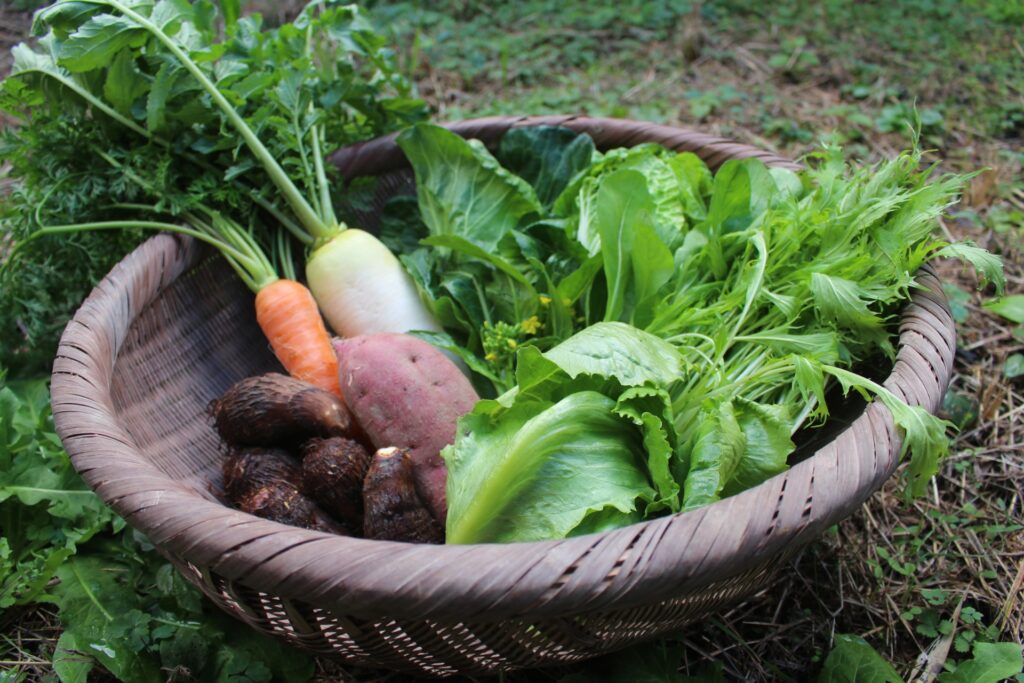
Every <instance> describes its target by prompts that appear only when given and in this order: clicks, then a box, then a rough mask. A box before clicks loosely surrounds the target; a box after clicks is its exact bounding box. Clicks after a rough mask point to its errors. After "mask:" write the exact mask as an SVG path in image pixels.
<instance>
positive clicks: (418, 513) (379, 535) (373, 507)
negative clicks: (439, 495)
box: [363, 448, 444, 543]
mask: <svg viewBox="0 0 1024 683" xmlns="http://www.w3.org/2000/svg"><path fill="white" fill-rule="evenodd" d="M413 469H414V466H413V461H412V457H411V456H410V455H409V451H408V450H406V449H400V448H382V449H380V450H379V451H377V452H376V453H374V455H373V461H372V462H371V463H370V470H369V471H368V472H367V473H366V481H365V482H364V483H363V514H364V517H363V535H364V536H365V537H366V538H373V539H377V540H384V541H406V542H409V543H442V542H443V541H444V529H443V528H442V527H441V525H440V524H438V522H437V520H435V519H434V516H433V515H432V514H431V513H430V510H428V509H427V506H426V505H425V504H424V502H423V498H422V497H421V495H420V493H419V491H418V490H417V488H416V483H415V478H414V476H413Z"/></svg>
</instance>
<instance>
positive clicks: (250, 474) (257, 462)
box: [221, 448, 302, 501]
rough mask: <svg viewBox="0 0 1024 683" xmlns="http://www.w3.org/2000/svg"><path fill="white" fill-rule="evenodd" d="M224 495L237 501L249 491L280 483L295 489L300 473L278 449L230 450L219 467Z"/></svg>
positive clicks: (299, 480) (299, 482)
mask: <svg viewBox="0 0 1024 683" xmlns="http://www.w3.org/2000/svg"><path fill="white" fill-rule="evenodd" d="M221 472H222V474H223V477H224V493H226V494H227V497H228V498H229V499H230V500H232V501H235V500H238V499H239V498H241V497H242V496H243V495H245V494H246V493H248V492H249V491H250V490H252V489H255V488H262V487H264V486H267V485H275V484H278V483H283V484H287V485H289V486H291V487H292V488H294V489H298V488H299V486H300V484H301V482H302V473H301V471H300V470H299V465H298V463H296V462H295V458H293V457H291V455H289V454H288V452H287V451H284V450H281V449H279V448H238V449H232V450H231V451H230V452H228V455H227V457H226V458H224V464H223V465H222V467H221Z"/></svg>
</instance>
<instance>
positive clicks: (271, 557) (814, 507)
mask: <svg viewBox="0 0 1024 683" xmlns="http://www.w3.org/2000/svg"><path fill="white" fill-rule="evenodd" d="M539 124H559V125H565V126H568V127H571V128H574V129H576V130H580V131H585V132H587V133H589V134H590V135H591V136H592V137H593V138H594V140H595V143H596V144H597V146H598V148H599V149H608V148H610V147H616V146H628V145H635V144H638V143H641V142H657V143H660V144H662V145H664V146H666V147H668V148H671V149H675V150H688V151H693V152H695V153H696V154H698V155H699V156H701V157H702V158H704V159H705V160H706V161H707V162H708V163H709V165H710V166H711V167H712V168H715V167H717V166H718V165H720V164H721V163H722V162H724V161H725V160H726V159H731V158H745V157H757V158H761V159H763V160H764V161H765V162H766V163H768V164H770V165H776V166H784V167H789V168H795V167H796V165H795V164H793V163H792V162H791V161H787V160H785V159H782V158H780V157H777V156H775V155H772V154H770V153H767V152H763V151H761V150H758V149H756V148H752V147H749V146H745V145H740V144H737V143H733V142H729V141H726V140H722V139H720V138H713V137H709V136H706V135H702V134H699V133H695V132H692V131H687V130H682V129H678V128H670V127H665V126H656V125H651V124H643V123H638V122H633V121H622V120H610V119H587V118H578V117H535V118H490V119H478V120H474V121H467V122H462V123H458V124H454V125H452V126H451V127H452V128H453V129H454V130H456V131H457V132H459V133H460V134H462V135H465V136H470V137H476V138H479V139H481V140H483V141H484V142H486V143H488V144H493V143H494V142H496V141H497V140H498V139H500V136H501V135H502V134H503V133H504V132H505V131H506V130H508V129H509V128H510V127H512V126H523V125H539ZM333 160H334V162H335V164H336V165H337V166H338V168H339V169H340V170H341V171H342V173H343V174H344V175H345V176H346V177H349V178H352V177H357V176H364V175H378V176H382V178H383V182H381V183H379V185H378V191H379V194H378V201H382V200H383V199H384V198H385V197H386V196H388V195H390V194H392V193H394V192H396V191H398V190H399V189H401V188H408V187H411V174H410V172H409V171H408V168H407V165H406V164H405V162H404V158H403V157H402V155H401V152H400V151H399V150H398V148H397V147H396V146H395V145H394V142H393V139H392V138H381V139H379V140H374V141H371V142H368V143H364V144H362V145H358V146H355V147H352V148H347V149H345V150H342V151H341V152H339V153H338V154H336V155H335V157H334V159H333ZM918 282H919V283H920V284H921V285H922V287H921V288H920V289H918V290H915V293H914V297H913V301H912V302H911V303H910V304H908V305H907V307H906V309H905V310H904V312H903V314H902V317H901V321H900V340H899V346H898V349H899V351H898V356H897V360H896V362H895V365H894V367H893V369H892V372H891V374H890V375H889V377H888V378H887V379H886V381H885V382H884V384H885V386H886V387H887V388H888V389H890V390H891V391H893V392H894V393H895V394H896V395H897V396H900V397H902V398H904V399H905V400H906V401H907V402H908V403H910V404H914V405H921V406H924V407H925V408H927V409H929V410H935V409H936V407H937V406H938V404H939V401H940V399H941V396H942V394H943V392H944V390H945V387H946V385H947V383H948V381H949V377H950V374H951V372H952V361H953V351H954V348H955V331H954V327H953V320H952V317H951V315H950V313H949V309H948V306H947V304H946V300H945V297H944V296H943V294H942V290H941V286H940V283H939V281H938V280H937V279H936V277H935V276H934V274H933V273H932V272H931V271H930V270H928V269H927V268H926V269H924V270H922V272H921V273H919V276H918ZM277 368H278V365H277V362H276V360H275V359H274V358H273V356H272V355H271V353H270V351H269V350H268V349H267V345H266V342H265V341H264V340H263V338H262V335H261V333H260V331H259V329H258V327H257V326H256V323H255V319H254V313H253V305H252V297H251V295H250V293H249V292H248V290H246V289H245V287H244V286H243V285H242V283H241V282H240V281H239V280H238V279H237V277H235V276H234V274H233V273H232V272H231V271H230V269H229V268H228V266H227V265H226V264H224V263H223V261H222V260H221V259H219V258H215V257H212V256H211V255H210V253H209V252H208V251H206V250H205V249H203V248H200V247H199V246H197V244H196V243H195V242H193V241H192V240H191V239H188V238H182V237H177V236H170V235H158V236H157V237H154V238H153V239H151V240H149V241H147V242H146V243H144V244H143V245H141V246H140V247H139V248H138V249H137V250H135V251H134V252H133V253H132V254H130V255H129V256H128V257H126V258H125V259H124V260H123V261H122V262H121V263H120V264H118V266H117V267H116V268H115V269H114V270H113V271H112V272H111V273H110V274H109V275H108V277H107V278H106V279H104V280H103V282H101V283H100V285H99V286H98V287H97V288H96V290H95V291H94V292H93V293H92V295H90V297H89V298H88V299H87V300H86V302H85V303H84V304H83V305H82V307H81V309H80V310H79V312H78V313H77V314H76V316H75V318H74V320H73V321H72V322H71V323H70V324H69V325H68V328H67V330H66V331H65V334H64V337H63V339H62V342H61V346H60V349H59V351H58V356H57V358H56V360H55V363H54V371H53V384H52V396H53V409H54V419H55V421H56V424H57V429H58V432H59V434H60V436H61V438H62V440H63V442H64V445H65V447H66V448H67V450H68V452H69V453H70V455H71V457H72V460H73V462H74V464H75V467H76V468H77V469H78V471H79V472H81V473H82V475H83V476H84V478H85V480H86V481H87V482H88V483H89V485H90V486H91V487H92V488H93V489H94V490H95V491H96V492H97V493H98V494H99V495H100V496H101V497H102V498H103V499H104V500H105V501H106V502H107V503H108V504H109V505H110V506H111V507H113V508H114V509H115V510H116V511H117V512H118V513H119V514H120V515H121V516H123V517H124V518H125V519H126V520H127V521H128V523H129V524H131V525H132V526H134V527H136V528H137V529H139V530H140V531H142V532H143V533H145V534H146V536H147V537H148V538H149V539H150V540H151V541H152V542H153V543H154V544H155V545H156V547H157V548H158V549H159V550H160V551H161V552H162V553H163V554H164V555H165V556H166V557H168V559H170V560H171V561H172V562H173V563H174V565H175V566H176V567H177V568H178V569H179V570H181V571H182V573H183V574H184V575H185V576H186V577H188V578H189V580H191V581H192V582H193V583H194V584H195V585H197V586H198V587H199V588H200V589H201V590H202V591H203V592H204V593H205V594H206V595H207V596H209V597H210V599H212V600H213V601H214V602H216V603H217V604H218V605H219V606H220V607H222V608H223V609H225V610H227V611H228V612H230V613H232V614H234V615H235V616H237V617H238V618H240V619H242V620H243V621H245V622H246V623H248V624H249V625H251V626H252V627H254V628H257V629H259V630H261V631H264V632H266V633H270V634H273V635H275V636H277V637H280V638H284V639H286V640H287V641H289V642H290V643H292V644H294V645H296V646H298V647H302V648H305V649H307V650H309V651H312V652H316V653H319V654H329V655H334V656H340V657H343V658H344V659H346V660H348V661H350V662H353V663H359V664H364V665H368V666H380V667H388V668H393V669H399V670H406V671H413V672H423V673H430V674H441V675H444V674H452V673H464V674H471V673H483V672H490V671H496V670H500V669H512V668H522V667H536V666H541V665H544V664H553V663H558V662H571V661H576V660H580V659H584V658H587V657H591V656H594V655H597V654H601V653H603V652H607V651H610V650H613V649H615V648H617V647H621V646H624V645H627V644H629V643H632V642H636V641H638V640H641V639H645V638H651V637H654V636H657V635H659V634H663V633H666V632H669V631H672V630H676V629H678V628H679V627H681V626H683V625H685V624H687V623H691V622H693V621H695V620H697V619H700V618H703V617H706V616H707V615H709V614H711V613H713V612H714V611H716V610H718V609H720V608H721V607H722V606H723V605H725V604H728V603H730V602H734V601H736V600H737V599H739V598H741V597H743V596H744V595H749V594H750V593H752V592H753V591H755V590H757V589H758V588H759V587H761V586H763V585H764V583H765V581H766V579H767V578H768V577H769V576H770V575H771V573H772V572H773V571H774V569H775V568H777V567H778V566H779V565H780V564H781V563H783V562H784V561H785V560H786V558H787V557H789V556H790V555H791V553H793V552H794V551H795V550H797V549H798V548H799V547H800V546H801V545H803V544H804V543H806V542H808V541H809V540H811V539H813V538H814V537H815V536H816V535H818V534H819V533H821V532H822V531H823V530H824V529H826V528H828V527H829V526H831V525H832V524H834V523H836V522H837V521H838V520H840V519H842V518H843V517H846V516H847V515H849V514H850V513H851V512H853V511H854V510H856V509H857V507H858V506H860V504H861V503H862V502H863V501H864V500H865V499H866V498H867V497H868V496H869V495H870V494H871V493H872V492H874V491H876V490H877V489H878V488H879V487H880V486H881V485H882V483H883V482H884V481H885V480H886V479H887V478H888V477H889V476H890V475H891V474H892V473H893V471H894V470H895V468H896V466H897V464H898V460H899V453H900V440H899V436H898V434H897V432H896V430H895V428H894V427H893V423H892V419H891V416H890V415H889V412H888V411H887V410H886V409H885V408H884V407H883V406H882V405H881V404H880V403H879V402H877V401H874V402H872V403H870V404H869V405H868V406H867V407H866V408H865V409H864V410H863V411H862V412H861V413H860V414H859V415H858V416H856V417H855V418H854V419H852V421H851V422H850V424H849V425H848V426H847V427H846V428H845V429H843V430H842V431H839V433H838V434H837V435H836V436H835V438H833V439H832V440H830V441H828V442H827V443H825V444H824V445H823V446H821V447H820V448H819V449H818V450H817V451H816V452H814V453H813V455H812V456H810V457H808V458H806V459H805V460H803V461H801V462H799V463H797V464H795V465H794V466H793V467H792V468H791V469H790V470H788V471H787V472H785V473H783V474H780V475H778V476H776V477H773V478H772V479H770V480H768V481H766V482H764V483H763V484H761V485H760V486H758V487H756V488H753V489H750V490H748V491H745V492H743V493H741V494H739V495H736V496H733V497H731V498H727V499H725V500H723V501H720V502H717V503H714V504H712V505H708V506H706V507H703V508H700V509H697V510H693V511H691V512H687V513H683V514H678V515H674V516H670V517H663V518H660V519H655V520H652V521H649V522H644V523H641V524H636V525H633V526H630V527H626V528H623V529H617V530H614V531H610V532H606V533H602V534H595V535H591V536H584V537H578V538H570V539H564V540H555V541H543V542H536V543H522V544H514V545H495V544H491V545H477V546H429V545H413V544H404V543H392V542H382V541H368V540H364V539H355V538H346V537H339V536H331V535H328V534H324V533H319V532H314V531H308V530H304V529H298V528H293V527H289V526H285V525H282V524H278V523H275V522H270V521H266V520H262V519H258V518H256V517H253V516H250V515H247V514H244V513H242V512H239V511H237V510H233V509H230V508H228V507H225V506H224V505H223V504H222V503H221V502H220V501H219V498H218V495H219V492H220V488H219V487H220V461H221V455H220V452H219V443H218V438H217V436H216V434H215V432H214V431H213V428H212V426H211V425H210V422H209V420H208V419H207V418H206V414H205V409H206V406H207V404H208V403H209V401H210V400H211V399H213V398H215V397H217V396H219V395H220V394H221V393H222V392H223V391H224V390H225V389H226V388H227V387H228V386H230V385H231V384H232V383H233V382H235V381H237V380H238V379H241V378H243V377H246V376H250V375H253V374H257V373H261V372H265V371H269V370H272V369H277Z"/></svg>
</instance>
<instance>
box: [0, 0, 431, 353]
mask: <svg viewBox="0 0 1024 683" xmlns="http://www.w3.org/2000/svg"><path fill="white" fill-rule="evenodd" d="M218 4H219V10H218V5H215V4H214V3H213V2H211V1H210V0H199V1H198V2H194V3H189V2H185V1H184V0H159V1H158V2H153V1H152V0H127V1H124V2H122V1H120V0H109V1H107V0H80V1H79V0H65V1H64V2H58V3H57V4H55V5H53V6H51V7H49V8H47V9H44V10H42V11H40V12H39V13H38V14H37V15H36V19H35V23H34V31H35V33H36V34H37V35H41V37H40V38H39V39H38V40H37V41H36V42H35V44H34V46H30V45H27V44H22V45H19V46H17V47H15V48H14V50H13V54H14V66H13V70H12V74H11V76H10V77H9V78H7V79H6V80H5V81H4V82H3V84H2V86H0V106H2V107H3V109H4V110H5V111H6V112H8V113H10V114H11V115H12V116H14V117H15V118H17V119H20V125H19V126H17V127H16V128H13V129H11V130H7V131H5V132H4V133H3V139H2V143H0V144H2V150H3V154H4V156H5V158H7V159H8V160H9V162H10V164H11V170H10V172H9V174H8V175H9V177H11V178H13V179H14V181H15V182H14V183H13V188H12V191H11V192H10V194H9V195H8V196H7V197H6V198H5V199H4V200H3V204H2V209H0V211H2V213H0V216H2V219H3V233H4V238H5V241H7V242H8V243H9V242H11V241H14V240H22V239H24V238H25V237H27V236H29V235H32V234H34V233H36V231H37V230H38V229H39V228H41V227H44V226H54V225H67V224H82V223H85V224H89V225H91V226H93V227H94V228H95V227H112V228H113V227H119V228H123V227H125V226H126V225H128V224H129V223H133V224H135V225H140V224H142V223H143V222H150V223H152V224H153V225H151V226H150V227H157V224H158V223H168V222H174V223H179V224H180V223H181V222H182V221H183V220H184V219H188V220H189V222H190V223H193V224H194V223H195V222H196V218H195V217H196V216H200V217H201V218H202V220H204V221H206V222H208V223H212V224H214V226H215V227H214V229H213V230H212V232H213V233H217V231H218V230H219V229H220V228H221V226H223V225H225V223H224V222H223V221H221V219H220V218H216V219H214V218H211V216H213V215H214V214H216V215H217V216H223V217H225V219H230V221H231V223H233V224H235V225H237V226H240V229H241V230H243V231H244V230H249V231H250V232H251V233H252V236H251V239H249V240H248V241H247V242H246V245H245V246H244V247H242V248H240V249H241V250H242V251H244V250H245V249H246V248H247V247H248V244H249V243H253V244H255V245H256V246H258V247H259V248H261V249H263V250H265V251H267V252H269V253H272V255H273V256H274V257H275V258H273V259H272V260H273V261H274V262H276V263H280V262H285V261H288V262H290V259H289V258H286V257H285V258H278V254H277V252H278V251H279V246H280V240H278V239H276V235H277V233H278V232H281V231H282V230H289V231H291V232H292V233H293V234H294V235H295V236H296V237H298V238H299V239H301V240H302V242H303V243H305V244H311V243H312V242H313V241H314V239H315V238H316V237H317V236H318V235H317V234H313V233H316V231H317V230H318V229H320V228H321V227H322V228H323V231H329V230H332V229H333V230H336V229H338V226H337V221H336V219H334V218H333V208H332V202H331V199H330V193H329V191H328V183H329V180H330V175H331V169H330V167H329V166H328V165H326V164H324V156H325V155H326V154H327V153H329V152H330V151H332V150H333V149H334V148H336V147H337V146H339V145H344V144H347V143H350V142H353V141H356V140H360V139H365V138H367V137H371V136H374V135H378V134H381V133H384V132H387V131H390V130H394V129H396V128H399V127H401V126H404V125H407V124H409V123H411V122H414V121H417V120H420V119H422V118H423V116H424V115H425V107H424V106H423V104H422V102H420V101H419V100H416V99H414V98H413V97H412V96H411V92H412V91H411V86H410V84H409V83H408V82H407V81H406V80H405V79H404V78H402V77H401V76H400V75H399V73H398V71H397V70H396V67H395V63H394V59H393V55H392V53H391V51H390V50H389V49H388V48H387V46H386V44H385V41H384V39H383V38H382V37H381V36H380V35H379V34H378V33H376V32H375V31H374V30H373V27H372V26H371V25H370V24H369V22H368V21H367V19H366V18H365V17H364V16H363V15H362V14H360V12H359V11H358V9H357V8H356V7H354V6H348V5H339V4H337V3H324V2H317V3H313V4H311V5H310V6H308V7H307V8H306V9H305V10H303V12H302V13H301V14H300V15H299V17H298V18H297V19H296V20H295V22H293V23H291V24H286V25H284V26H281V27H279V28H276V29H272V30H266V29H263V28H262V26H261V20H260V17H259V16H258V15H250V16H245V17H241V16H240V11H239V3H238V2H237V0H227V1H225V2H220V3H218ZM296 207H298V208H296ZM310 226H312V227H310ZM192 227H196V226H195V225H193V226H192ZM197 229H198V228H197ZM231 229H232V228H229V229H228V230H229V231H230V230H231ZM215 236H216V237H217V238H221V237H222V235H220V234H216V235H215ZM139 239H140V233H139V231H138V230H135V231H134V232H132V231H130V232H128V233H122V232H121V231H120V230H119V231H118V232H117V233H113V234H109V235H108V234H102V233H92V232H90V233H76V234H74V235H70V236H68V235H64V236H62V237H61V238H60V239H59V240H58V239H45V240H42V239H41V240H38V241H36V242H34V243H31V244H30V245H27V246H26V247H25V248H24V249H21V248H19V249H18V250H17V254H16V255H17V258H15V259H11V262H10V263H8V264H7V266H6V267H5V268H4V269H3V271H2V275H0V277H2V279H3V284H4V287H3V289H2V291H3V294H2V296H3V298H4V300H3V301H2V302H0V303H2V304H3V305H0V309H2V310H3V311H4V312H3V314H2V316H3V317H2V330H3V332H2V334H3V336H4V339H5V342H6V341H7V340H9V342H8V343H5V344H4V345H3V346H4V348H5V357H4V358H2V359H0V362H3V363H5V364H8V365H11V364H14V363H16V362H17V363H18V364H24V365H28V366H30V367H32V368H36V367H38V366H39V365H40V364H41V361H42V360H43V359H46V358H48V357H51V356H52V350H53V345H54V342H55V340H56V334H57V333H58V332H59V330H60V328H61V326H62V325H63V322H64V321H65V320H66V318H67V316H68V314H69V313H70V312H71V311H72V310H73V307H74V305H75V304H77V302H79V301H80V300H81V298H82V297H83V296H84V294H85V292H86V291H87V289H86V288H87V287H88V286H89V285H90V284H92V282H94V281H95V279H97V277H98V276H99V275H102V274H103V273H104V272H105V271H106V270H107V269H108V268H109V266H110V265H111V263H112V262H113V261H115V260H116V259H117V258H119V257H120V256H121V255H123V253H124V252H125V251H126V249H127V247H128V246H130V245H131V244H134V243H135V242H137V241H138V240H139ZM242 240H243V241H245V238H244V236H243V238H242ZM228 242H229V243H230V244H231V245H234V246H235V247H237V240H234V241H232V240H230V239H229V240H228ZM256 270H260V271H261V270H264V269H263V268H262V266H259V265H258V266H257V267H256ZM258 274H262V272H261V273H258Z"/></svg>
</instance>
